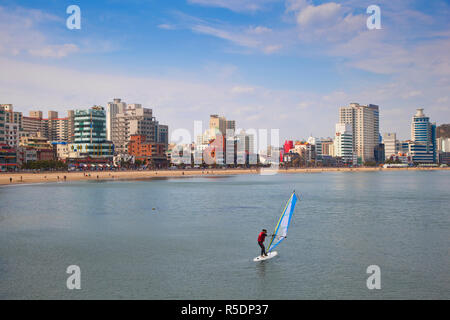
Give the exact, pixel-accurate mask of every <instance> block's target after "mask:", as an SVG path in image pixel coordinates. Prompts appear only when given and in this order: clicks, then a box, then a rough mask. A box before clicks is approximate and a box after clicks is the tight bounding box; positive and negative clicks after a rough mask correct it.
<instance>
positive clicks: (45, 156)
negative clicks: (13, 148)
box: [18, 132, 55, 162]
mask: <svg viewBox="0 0 450 320" xmlns="http://www.w3.org/2000/svg"><path fill="white" fill-rule="evenodd" d="M18 152H19V153H20V154H22V156H21V158H24V159H25V160H23V161H21V162H28V161H35V160H55V152H54V149H53V146H52V144H51V143H49V142H48V140H47V138H46V137H43V136H42V133H41V132H37V133H35V134H32V135H29V136H22V137H21V138H20V142H19V147H18Z"/></svg>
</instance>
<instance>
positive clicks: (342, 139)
mask: <svg viewBox="0 0 450 320" xmlns="http://www.w3.org/2000/svg"><path fill="white" fill-rule="evenodd" d="M353 145H354V144H353V128H352V125H351V124H348V123H338V124H336V135H335V138H334V153H335V156H336V157H339V158H341V159H342V161H343V162H344V163H346V164H354V160H355V159H354V154H355V153H354V149H353Z"/></svg>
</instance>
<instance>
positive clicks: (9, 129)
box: [5, 122, 20, 148]
mask: <svg viewBox="0 0 450 320" xmlns="http://www.w3.org/2000/svg"><path fill="white" fill-rule="evenodd" d="M19 133H20V126H19V124H18V123H13V122H6V123H5V142H6V144H8V145H9V146H10V147H11V148H17V147H18V146H19V139H20V134H19Z"/></svg>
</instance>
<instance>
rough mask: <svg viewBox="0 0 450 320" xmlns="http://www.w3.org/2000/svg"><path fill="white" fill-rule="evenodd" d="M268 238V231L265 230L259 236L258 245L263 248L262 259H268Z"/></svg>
mask: <svg viewBox="0 0 450 320" xmlns="http://www.w3.org/2000/svg"><path fill="white" fill-rule="evenodd" d="M266 237H267V230H266V229H263V230H262V231H261V232H260V233H259V236H258V244H259V246H260V247H261V257H267V253H266V247H265V246H264V240H265V239H266Z"/></svg>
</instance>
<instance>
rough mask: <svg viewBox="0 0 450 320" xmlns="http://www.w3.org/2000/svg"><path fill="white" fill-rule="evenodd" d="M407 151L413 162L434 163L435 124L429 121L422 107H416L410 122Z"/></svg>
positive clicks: (435, 160)
mask: <svg viewBox="0 0 450 320" xmlns="http://www.w3.org/2000/svg"><path fill="white" fill-rule="evenodd" d="M411 140H412V141H411V143H410V144H409V151H410V155H411V157H412V161H413V162H415V163H436V162H437V157H436V124H435V123H430V118H429V117H427V116H425V114H424V113H423V109H417V113H416V114H415V115H414V116H413V118H412V122H411Z"/></svg>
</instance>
